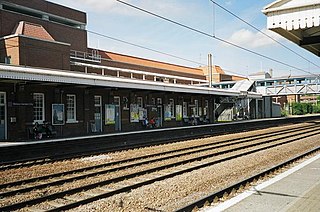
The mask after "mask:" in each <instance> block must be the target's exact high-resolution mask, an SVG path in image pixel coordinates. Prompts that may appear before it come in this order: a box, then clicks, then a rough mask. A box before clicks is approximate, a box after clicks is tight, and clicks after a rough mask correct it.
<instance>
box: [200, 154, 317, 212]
mask: <svg viewBox="0 0 320 212" xmlns="http://www.w3.org/2000/svg"><path fill="white" fill-rule="evenodd" d="M204 211H206V212H213V211H227V212H239V211H246V212H247V211H259V212H260V211H268V212H269V211H281V212H282V211H296V212H298V211H299V212H300V211H311V212H313V211H314V212H316V211H320V154H318V155H317V156H315V157H313V158H310V159H308V160H307V161H304V162H303V163H301V164H299V165H297V166H295V167H293V168H291V169H290V170H288V171H286V172H284V173H282V174H280V175H278V176H276V177H274V178H272V179H270V180H268V181H266V182H264V183H262V184H260V185H257V186H256V187H254V188H252V189H251V190H249V191H246V192H244V193H242V194H240V195H238V196H236V197H234V198H232V199H230V200H228V201H226V202H224V203H221V204H219V205H217V206H216V207H213V208H208V209H205V210H204Z"/></svg>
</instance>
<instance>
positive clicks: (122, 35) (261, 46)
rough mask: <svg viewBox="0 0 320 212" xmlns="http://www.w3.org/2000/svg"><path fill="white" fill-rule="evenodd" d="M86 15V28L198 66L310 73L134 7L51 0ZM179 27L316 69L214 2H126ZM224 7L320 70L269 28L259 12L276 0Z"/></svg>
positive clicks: (100, 44)
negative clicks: (210, 64)
mask: <svg viewBox="0 0 320 212" xmlns="http://www.w3.org/2000/svg"><path fill="white" fill-rule="evenodd" d="M50 1H52V2H55V3H59V4H62V5H65V6H68V7H72V8H75V9H78V10H81V11H84V12H86V13H87V22H88V24H87V29H88V30H90V31H93V32H97V33H100V34H103V35H106V36H109V37H113V38H117V39H121V40H124V41H126V42H130V43H134V44H137V45H140V46H144V47H147V48H151V49H154V50H157V51H161V52H165V53H167V54H171V55H175V56H177V57H181V58H185V59H188V60H191V61H194V62H197V63H200V64H204V65H205V64H207V54H208V53H211V54H212V55H213V60H214V61H213V62H214V64H215V65H219V66H221V67H222V68H223V69H224V70H228V71H230V72H234V73H237V74H241V75H247V74H253V73H256V72H258V71H261V70H263V71H266V70H269V69H273V73H274V75H275V76H285V75H289V74H290V73H291V74H292V75H304V74H306V73H304V72H301V71H296V70H293V68H290V67H287V66H284V65H281V64H278V63H275V62H272V61H270V60H267V59H265V58H262V57H259V56H256V55H254V54H251V53H248V52H245V51H243V50H240V49H237V48H235V47H232V46H228V45H226V44H224V43H221V42H220V41H218V40H215V39H213V38H210V37H208V36H205V35H202V34H200V33H197V32H194V31H191V30H189V29H186V28H183V27H181V26H178V25H175V24H172V23H169V22H166V21H164V20H161V19H159V18H156V17H154V16H151V15H148V14H146V13H143V12H141V11H138V10H135V9H133V8H130V7H128V6H126V5H123V4H121V3H119V2H117V1H115V0H50ZM125 1H126V2H128V3H130V4H134V5H136V6H138V7H141V8H143V9H146V10H148V11H151V12H154V13H156V14H158V15H161V16H164V17H166V18H169V19H171V20H174V21H176V22H179V23H181V24H184V25H187V26H189V27H192V28H195V29H197V30H200V31H202V32H205V33H207V34H210V35H216V36H217V37H219V38H222V39H224V40H227V41H230V42H232V43H235V44H237V45H240V46H242V47H245V48H248V49H250V50H252V51H255V52H258V53H260V54H263V55H266V56H268V57H272V58H274V59H277V60H280V61H282V62H284V63H288V64H291V65H293V66H295V67H297V68H301V69H304V70H306V71H309V72H313V73H317V74H319V73H320V70H319V68H318V67H315V66H314V65H312V64H310V63H309V62H307V61H305V60H303V59H302V58H300V57H298V56H297V55H295V54H293V53H292V52H290V51H288V50H287V49H285V48H283V47H281V46H280V45H279V44H277V43H275V42H274V41H272V40H271V39H270V38H268V37H266V36H264V35H262V34H261V33H258V32H256V31H255V30H254V29H252V28H251V27H250V26H248V25H246V24H245V23H243V22H241V21H239V20H238V19H236V18H234V17H233V16H231V15H230V14H228V13H227V12H225V11H223V10H222V9H220V8H219V7H217V6H214V5H213V4H212V3H211V1H210V0H125ZM216 2H217V3H218V4H220V5H221V6H223V7H225V8H227V9H228V10H230V11H232V12H234V13H235V14H236V15H238V16H240V17H241V18H242V19H244V20H246V21H247V22H249V23H250V24H252V25H254V26H256V27H257V28H258V29H260V30H262V31H263V32H265V33H267V34H269V35H270V36H272V37H273V38H274V39H276V40H278V41H279V42H281V43H283V44H284V45H286V46H287V47H289V48H291V49H292V50H294V51H295V52H297V53H298V54H301V55H302V56H303V57H305V58H307V59H308V60H310V61H312V62H313V63H316V64H318V65H320V61H319V57H317V56H315V55H313V54H312V53H310V52H308V51H306V50H304V49H302V48H300V47H298V46H297V45H295V44H293V43H291V42H290V41H287V40H285V39H284V38H281V37H280V36H278V35H276V34H275V33H273V32H270V31H268V30H267V29H266V16H265V15H264V14H263V13H262V12H261V10H262V9H263V8H264V7H265V6H266V5H268V4H270V3H272V2H273V0H259V1H257V0H241V1H239V0H226V1H223V0H217V1H216ZM88 35H89V41H88V45H89V46H90V47H94V48H100V49H103V50H107V51H113V52H117V53H122V54H129V55H133V56H137V57H143V58H147V59H153V60H159V61H163V62H169V63H174V64H179V65H185V66H192V67H198V66H199V64H196V63H192V62H188V61H185V60H180V59H177V58H174V57H169V56H166V55H162V54H159V53H155V52H152V51H148V50H146V49H142V48H138V47H135V46H131V45H128V44H124V43H121V42H117V41H114V40H112V39H108V38H104V37H101V36H97V35H94V34H91V33H88Z"/></svg>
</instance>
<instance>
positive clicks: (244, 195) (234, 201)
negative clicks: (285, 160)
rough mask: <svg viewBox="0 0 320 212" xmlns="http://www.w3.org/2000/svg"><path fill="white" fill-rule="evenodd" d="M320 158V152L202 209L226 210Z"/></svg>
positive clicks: (214, 211) (209, 210) (208, 211)
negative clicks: (235, 194)
mask: <svg viewBox="0 0 320 212" xmlns="http://www.w3.org/2000/svg"><path fill="white" fill-rule="evenodd" d="M319 158H320V154H318V155H316V156H315V157H312V158H310V159H308V160H306V161H304V162H303V163H301V164H299V165H297V166H295V167H293V168H291V169H289V170H288V171H285V172H284V173H281V174H279V175H277V176H275V177H273V178H271V179H270V180H268V181H266V182H263V183H261V184H259V185H257V186H255V187H253V188H251V189H250V190H247V191H244V192H243V193H241V194H239V195H237V196H235V197H233V198H231V199H230V200H227V201H225V202H223V203H221V204H219V205H217V206H215V207H211V208H207V209H205V210H203V211H205V212H216V211H223V210H226V209H227V208H229V207H231V206H233V205H235V204H237V203H239V202H240V201H242V200H244V199H245V198H247V197H249V196H251V195H252V194H254V193H256V192H257V191H260V190H262V189H264V188H266V187H268V186H269V185H272V184H274V183H276V182H278V181H279V180H282V179H283V178H285V177H287V176H289V175H290V174H292V173H294V172H296V171H298V170H300V169H301V168H303V167H305V166H307V165H309V164H310V163H312V162H314V161H316V160H318V159H319Z"/></svg>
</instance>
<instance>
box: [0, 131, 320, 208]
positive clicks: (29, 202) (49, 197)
mask: <svg viewBox="0 0 320 212" xmlns="http://www.w3.org/2000/svg"><path fill="white" fill-rule="evenodd" d="M312 132H313V133H310V134H308V135H306V133H305V132H304V133H300V135H301V134H302V135H303V136H300V137H297V138H290V139H289V140H288V141H283V142H280V143H276V144H271V145H269V146H265V147H261V148H258V149H255V150H251V151H248V152H245V153H240V154H238V155H234V156H229V157H226V158H223V159H219V160H217V161H214V162H209V163H205V164H202V165H197V166H193V167H191V168H189V169H186V170H182V171H177V172H174V173H170V174H168V175H166V176H168V177H171V176H175V175H177V174H181V173H186V172H189V171H193V170H195V169H199V168H203V167H206V166H209V165H213V164H215V163H218V162H223V161H226V160H230V159H234V158H236V157H241V156H244V155H247V154H251V153H254V152H258V151H262V150H265V149H268V148H272V147H276V146H279V145H283V144H287V143H290V142H294V141H297V140H300V139H303V138H307V137H310V136H315V135H318V131H317V132H314V130H312ZM263 143H266V142H263ZM257 145H258V144H256V145H248V146H245V147H242V148H235V149H233V150H228V151H223V152H220V153H218V154H217V153H213V154H210V155H206V156H204V157H202V159H206V158H210V157H213V156H216V155H220V154H225V153H229V152H234V151H237V150H243V149H245V148H248V147H253V146H257ZM198 160H199V158H196V159H195V158H194V159H189V160H186V161H180V162H176V163H173V164H170V165H163V166H160V167H156V168H151V169H149V170H144V171H140V172H136V173H132V174H128V175H125V176H121V177H116V178H113V179H109V180H106V181H103V182H98V183H93V184H90V185H86V186H83V187H79V188H74V189H70V190H66V191H63V192H58V193H55V194H51V195H46V196H43V197H40V198H38V199H33V200H27V201H24V202H20V203H16V204H12V205H8V206H4V207H2V208H0V210H1V211H2V210H4V211H7V210H15V209H19V208H22V207H26V206H27V205H34V204H38V203H40V202H43V201H46V200H52V199H57V198H61V197H63V196H65V195H71V194H75V193H79V192H82V191H84V190H90V189H93V188H96V187H99V186H104V185H108V184H110V183H115V182H119V181H123V180H125V179H130V178H134V177H137V176H141V175H144V174H148V173H151V172H156V171H161V170H164V169H168V168H172V167H175V166H179V165H184V164H186V163H190V162H195V161H198ZM161 179H162V178H161V177H160V178H155V179H153V180H151V181H150V180H149V181H146V184H149V183H150V182H155V181H157V180H161ZM142 184H143V182H142V183H139V184H138V187H139V186H140V185H142ZM136 186H137V185H136ZM134 188H136V187H135V186H128V189H129V190H130V189H134ZM114 192H115V191H113V192H112V193H114ZM121 192H123V189H120V190H119V191H118V193H121ZM108 193H109V192H108ZM108 195H109V194H108ZM101 197H102V196H101ZM90 199H92V198H90ZM78 204H83V202H81V201H80V202H79V203H78ZM73 205H74V204H73ZM59 210H64V209H61V208H59Z"/></svg>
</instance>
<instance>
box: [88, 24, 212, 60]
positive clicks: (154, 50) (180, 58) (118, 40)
mask: <svg viewBox="0 0 320 212" xmlns="http://www.w3.org/2000/svg"><path fill="white" fill-rule="evenodd" d="M87 32H89V33H91V34H94V35H98V36H101V37H104V38H108V39H110V40H114V41H117V42H120V43H125V44H128V45H131V46H135V47H139V48H142V49H146V50H149V51H152V52H156V53H159V54H163V55H166V56H170V57H173V58H176V59H179V60H184V61H187V62H191V63H195V64H198V65H206V64H203V63H200V62H197V61H194V60H190V59H186V58H182V57H179V56H176V55H173V54H169V53H166V52H162V51H159V50H156V49H152V48H149V47H145V46H142V45H138V44H134V43H131V42H128V41H124V40H121V39H119V38H114V37H111V36H108V35H104V34H101V33H98V32H94V31H91V30H87Z"/></svg>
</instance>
